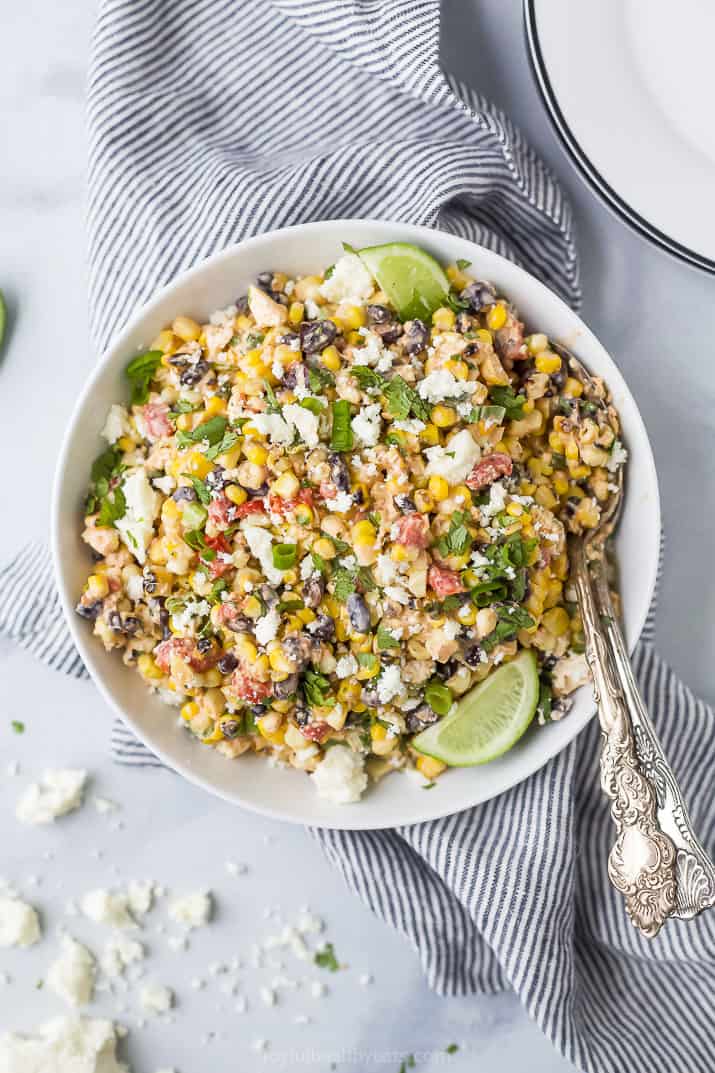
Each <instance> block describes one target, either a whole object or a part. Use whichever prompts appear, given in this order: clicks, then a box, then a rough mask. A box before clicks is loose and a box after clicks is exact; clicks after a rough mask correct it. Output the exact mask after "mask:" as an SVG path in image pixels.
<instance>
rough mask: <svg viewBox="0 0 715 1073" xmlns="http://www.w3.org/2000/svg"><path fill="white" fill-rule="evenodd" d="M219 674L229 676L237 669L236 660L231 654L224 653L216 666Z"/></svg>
mask: <svg viewBox="0 0 715 1073" xmlns="http://www.w3.org/2000/svg"><path fill="white" fill-rule="evenodd" d="M216 666H217V667H218V669H219V670H220V672H221V674H230V673H231V671H235V670H236V667H238V660H237V659H236V657H235V656H234V654H233V652H226V653H225V654H224V655H223V656H221V659H220V660H219V661H218V663H217V664H216Z"/></svg>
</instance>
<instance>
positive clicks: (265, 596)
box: [258, 585, 278, 607]
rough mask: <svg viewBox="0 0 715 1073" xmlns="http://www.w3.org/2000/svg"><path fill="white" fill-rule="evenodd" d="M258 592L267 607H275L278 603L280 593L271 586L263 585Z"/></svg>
mask: <svg viewBox="0 0 715 1073" xmlns="http://www.w3.org/2000/svg"><path fill="white" fill-rule="evenodd" d="M258 592H259V593H260V596H261V599H262V600H263V601H264V603H265V604H266V606H267V607H275V606H276V604H277V603H278V593H277V592H276V590H275V589H272V588H271V586H270V585H261V587H260V589H259V590H258Z"/></svg>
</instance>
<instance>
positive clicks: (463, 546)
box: [437, 510, 472, 559]
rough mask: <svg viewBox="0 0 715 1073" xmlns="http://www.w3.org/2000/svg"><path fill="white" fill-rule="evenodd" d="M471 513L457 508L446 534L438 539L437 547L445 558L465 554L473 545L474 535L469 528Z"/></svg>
mask: <svg viewBox="0 0 715 1073" xmlns="http://www.w3.org/2000/svg"><path fill="white" fill-rule="evenodd" d="M468 521H469V515H468V514H467V513H466V512H465V511H461V510H456V511H455V512H454V514H453V515H452V520H451V521H450V523H449V529H448V530H447V532H446V534H445V535H444V536H443V537H440V539H439V540H438V541H437V549H438V551H439V553H440V555H442V556H443V557H444V558H445V559H446V558H448V557H449V556H450V555H464V553H465V552H466V551H468V550H469V548H471V546H472V535H471V533H470V532H469V529H468V528H467V522H468Z"/></svg>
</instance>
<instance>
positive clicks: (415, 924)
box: [0, 0, 715, 1073]
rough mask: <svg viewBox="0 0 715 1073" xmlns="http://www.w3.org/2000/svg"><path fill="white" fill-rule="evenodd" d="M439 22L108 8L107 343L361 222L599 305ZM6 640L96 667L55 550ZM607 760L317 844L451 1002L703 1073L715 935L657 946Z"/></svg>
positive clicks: (104, 160)
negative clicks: (612, 875)
mask: <svg viewBox="0 0 715 1073" xmlns="http://www.w3.org/2000/svg"><path fill="white" fill-rule="evenodd" d="M439 26H440V15H439V2H438V0H382V2H381V3H378V2H377V0H242V2H241V3H236V2H235V0H173V2H172V4H171V6H170V8H166V7H164V6H163V5H162V4H161V3H160V0H103V3H102V4H101V7H100V15H99V21H98V25H97V30H96V33H95V38H94V61H93V65H92V70H91V74H90V80H89V114H90V128H91V154H90V173H89V177H90V182H89V188H90V189H89V193H90V198H89V223H90V264H91V316H92V331H93V336H94V342H95V344H96V346H97V348H98V350H102V349H104V347H105V346H106V345H107V343H108V341H109V339H110V338H111V336H112V335H113V334H114V333H115V332H116V331H117V330H118V329H119V328H120V327H121V325H122V324H123V322H124V321H125V319H126V317H127V315H128V314H129V312H130V311H131V310H132V309H133V308H135V307H136V306H137V305H139V304H140V303H142V302H143V301H145V300H146V299H147V298H149V296H150V295H151V294H152V293H153V292H154V291H155V290H156V289H157V288H158V287H159V286H160V285H162V284H164V283H166V282H168V281H169V280H171V279H172V278H173V277H174V276H175V275H176V274H177V272H179V271H181V270H182V269H185V268H187V267H189V266H190V265H193V264H195V263H196V262H197V261H198V260H200V259H201V258H203V257H205V256H207V255H208V254H211V253H214V252H215V251H217V250H219V249H222V248H223V247H225V246H226V245H228V244H229V243H232V242H235V241H237V240H239V239H242V238H245V237H247V236H248V235H252V234H256V233H258V232H261V231H265V230H268V229H270V228H274V227H279V226H281V225H284V224H289V223H295V222H297V221H305V220H318V219H329V218H338V217H348V216H373V217H382V218H391V219H396V220H406V221H410V222H413V223H421V224H427V225H430V226H435V227H439V228H442V229H444V230H447V231H452V232H456V233H458V234H461V235H463V236H465V237H468V238H471V239H473V240H475V241H477V242H480V243H482V244H484V245H486V246H489V247H490V248H492V249H495V250H497V251H499V252H500V253H502V254H504V255H506V256H507V257H510V258H512V259H513V260H515V261H518V262H519V263H521V264H523V265H524V266H525V267H526V268H527V269H529V270H530V271H531V272H533V273H535V274H536V275H538V276H540V277H541V278H542V279H543V280H545V282H546V283H547V284H549V285H550V286H551V287H552V288H553V289H554V290H556V291H558V292H559V293H560V294H561V295H562V296H563V297H565V298H566V300H567V301H569V302H570V303H571V304H572V306H577V305H578V301H579V283H578V261H577V257H576V253H575V248H574V244H573V236H572V228H571V215H570V210H569V208H568V205H567V204H566V203H565V201H564V199H563V197H562V194H561V192H560V190H559V188H558V186H557V185H556V183H555V182H554V180H553V179H552V177H551V176H550V175H549V174H548V172H547V171H546V170H545V168H544V167H543V165H542V164H541V162H540V161H539V160H538V159H537V157H536V156H535V155H534V154H533V152H532V151H531V149H530V148H529V147H528V146H527V145H526V144H525V143H524V141H523V139H522V137H521V135H520V134H519V133H518V131H516V130H515V129H514V128H513V127H512V125H511V124H510V122H509V121H508V120H507V119H506V117H505V116H504V115H503V114H501V113H500V112H499V111H497V110H496V109H495V108H493V107H492V106H490V105H489V104H488V103H486V102H485V101H483V100H482V99H481V98H480V97H479V96H478V95H477V94H475V93H473V92H472V91H470V90H468V89H467V88H465V87H464V86H462V85H460V84H458V83H456V82H455V81H454V80H453V79H451V78H450V77H449V76H448V75H447V74H445V72H444V71H443V70H442V69H441V67H440V65H439V56H438V46H439ZM157 58H158V59H159V61H160V62H158V63H157ZM652 631H653V623H652V618H651V620H649V623H648V625H647V627H646V630H645V631H644V634H643V637H642V639H641V643H640V644H639V647H638V650H637V654H636V659H635V664H636V669H637V673H638V677H639V680H640V683H641V686H642V688H643V690H644V694H645V697H646V701H647V703H648V706H649V708H650V710H651V711H652V712H653V713H654V715H655V719H656V723H657V725H658V729H659V732H660V734H661V737H662V741H663V745H664V747H665V749H666V752H667V753H668V755H669V757H670V758H671V759H672V762H673V764H674V766H675V769H676V771H677V772H678V774H679V776H680V777H681V779H682V785H683V788H684V790H685V793H686V797H687V799H688V801H689V802H690V805H691V813H692V815H693V819H694V821H695V822H696V825H697V827H698V829H699V831H700V833H701V835H702V837H703V839H704V841H705V843H706V844H708V845H710V846H712V844H713V841H714V840H715V806H714V803H713V774H712V762H711V760H710V756H712V745H713V740H714V738H715V713H713V711H712V710H711V709H710V708H708V707H706V706H705V705H704V704H703V703H702V702H701V701H699V700H697V699H696V698H695V697H694V696H693V695H692V694H691V693H690V692H689V691H688V690H687V689H686V688H685V687H684V686H683V685H682V684H681V683H680V682H679V681H678V679H677V678H676V677H675V676H674V674H673V673H672V671H670V669H669V668H668V667H667V666H666V665H665V664H664V663H663V661H662V660H661V659H660V658H659V657H658V656H657V654H656V653H655V651H654V650H653V647H652V638H653V632H652ZM0 635H4V636H5V637H9V638H11V639H13V640H15V641H16V642H17V643H19V644H20V645H22V646H24V647H25V648H26V649H28V650H30V651H31V652H33V653H35V654H36V655H37V656H38V657H40V658H42V659H43V660H45V661H46V662H47V663H49V664H51V665H52V666H54V667H57V668H58V669H61V670H64V671H65V672H67V673H69V674H72V675H75V676H82V675H84V674H86V672H85V671H84V669H83V667H82V664H81V662H80V659H79V656H78V655H77V653H76V651H75V650H74V649H73V647H72V643H71V640H70V638H69V635H68V633H67V630H66V627H65V625H64V622H63V620H62V616H61V613H60V610H59V604H58V599H57V596H56V594H55V593H54V588H53V582H52V575H51V568H50V566H49V561H48V555H47V552H46V551H45V550H44V549H42V548H39V547H33V548H28V549H25V550H24V551H23V552H22V553H21V554H20V555H19V556H18V557H17V558H16V559H15V561H14V562H13V563H11V564H10V566H9V567H7V568H6V569H5V571H4V572H2V574H0ZM708 743H709V750H708ZM113 746H114V752H115V756H116V758H117V759H118V760H119V761H120V762H125V763H132V764H146V765H151V764H157V763H158V761H156V759H155V758H154V757H152V755H151V754H150V753H149V752H148V751H147V750H146V749H145V748H144V747H143V746H142V745H140V744H139V743H138V742H136V741H135V740H134V739H133V738H132V737H131V735H130V734H129V732H128V731H127V730H126V728H124V727H123V726H121V725H119V724H118V725H117V728H116V730H115V732H114V735H113ZM708 751H709V752H710V756H708ZM597 754H598V728H597V726H596V725H595V721H594V723H593V724H591V725H590V726H589V727H588V728H587V729H586V730H585V731H584V732H583V733H582V734H581V735H580V737H579V738H578V740H577V741H576V742H574V743H573V744H572V745H571V746H569V748H567V749H566V750H564V751H563V752H562V753H561V754H560V755H559V756H557V757H556V758H554V759H553V760H551V761H550V762H549V763H548V764H547V765H546V766H545V767H544V768H542V770H541V771H539V772H537V773H536V774H535V775H533V776H532V777H531V778H529V779H528V780H526V781H525V782H523V783H521V784H520V785H519V786H517V787H515V788H514V789H512V790H510V791H509V792H508V793H505V794H503V795H502V796H501V797H499V798H497V799H496V800H493V801H490V802H487V803H486V804H483V805H480V806H478V807H477V808H473V809H470V810H469V811H466V812H462V813H460V814H459V815H456V816H452V817H448V818H446V819H441V820H437V821H434V822H431V823H425V824H419V825H416V826H413V827H406V828H400V829H398V830H392V831H372V832H369V831H368V832H342V831H341V832H335V831H322V830H320V831H315V832H314V834H315V837H316V838H317V839H318V841H319V842H320V843H321V845H322V846H323V847H324V849H325V852H326V853H327V855H328V857H329V858H330V860H332V861H333V862H334V863H335V864H336V866H337V867H338V868H339V869H340V870H341V872H342V873H343V875H344V876H345V878H346V880H347V882H348V884H349V885H350V887H351V888H352V889H353V890H354V891H356V893H358V894H359V895H360V897H362V898H363V899H364V901H366V902H367V904H368V905H370V907H371V908H372V909H373V910H374V911H375V912H376V913H378V914H379V915H380V916H381V917H382V918H383V919H385V920H387V921H389V922H390V923H391V924H392V925H393V926H394V927H396V928H398V929H399V930H400V931H402V932H403V933H404V934H405V936H406V937H407V938H408V939H409V941H410V942H411V943H412V944H413V946H414V947H415V949H416V950H417V952H418V954H419V957H420V959H421V961H422V964H423V966H424V971H425V973H426V976H427V978H428V980H429V983H430V985H431V986H432V987H433V988H435V989H436V990H437V991H439V992H441V993H443V994H462V993H468V992H477V991H479V992H493V991H497V990H501V989H504V988H507V987H512V988H513V989H514V990H515V991H516V992H517V993H518V995H519V997H520V998H521V1000H522V1002H523V1004H524V1006H525V1008H526V1009H527V1010H528V1012H529V1014H530V1016H531V1017H532V1018H533V1019H534V1020H535V1021H536V1023H537V1024H538V1025H539V1027H540V1028H541V1029H542V1031H543V1032H544V1033H545V1034H546V1035H547V1036H548V1037H549V1039H551V1040H552V1041H553V1043H554V1044H555V1046H556V1047H557V1048H558V1049H559V1051H560V1052H561V1053H562V1054H564V1055H565V1056H566V1057H567V1058H569V1059H570V1060H571V1061H572V1062H573V1063H574V1064H575V1065H576V1066H578V1067H579V1068H581V1069H584V1070H589V1071H593V1073H617V1071H622V1070H624V1069H628V1071H629V1073H707V1071H708V1070H712V1069H714V1068H715V1021H714V1019H713V996H715V917H714V916H713V914H710V915H704V916H702V917H700V918H699V919H697V920H695V921H691V922H689V923H682V922H671V923H669V924H668V926H667V928H666V929H665V930H664V932H662V933H661V934H660V935H659V936H658V938H657V939H655V940H653V941H651V942H647V941H646V940H644V939H642V938H641V937H640V936H639V935H638V934H637V933H636V931H635V930H634V929H633V928H632V927H631V925H630V924H629V923H628V922H627V919H626V916H625V911H624V908H623V905H622V904H621V899H620V896H619V895H616V894H615V893H614V892H613V890H612V889H611V888H610V886H609V882H608V877H607V872H606V859H607V854H608V850H609V848H610V845H611V841H612V830H611V823H610V819H609V816H608V808H607V805H606V802H605V800H604V799H603V797H602V794H601V791H600V787H599V782H598V771H597Z"/></svg>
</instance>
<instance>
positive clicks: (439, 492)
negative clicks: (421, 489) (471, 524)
mask: <svg viewBox="0 0 715 1073" xmlns="http://www.w3.org/2000/svg"><path fill="white" fill-rule="evenodd" d="M427 488H428V489H429V493H430V495H431V496H432V498H433V499H434V500H435V502H437V503H441V502H442V500H443V499H446V498H447V496H448V495H449V484H448V483H447V481H446V480H445V478H444V477H439V476H438V475H437V474H436V473H435V474H433V475H432V476H431V477H430V479H429V481H428V482H427Z"/></svg>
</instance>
